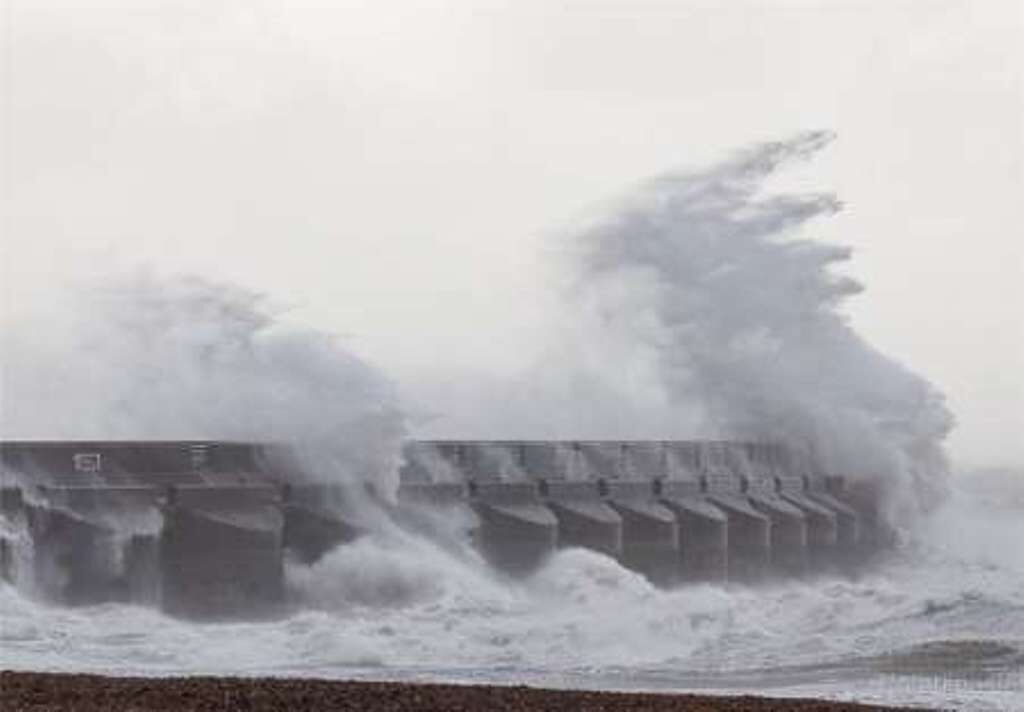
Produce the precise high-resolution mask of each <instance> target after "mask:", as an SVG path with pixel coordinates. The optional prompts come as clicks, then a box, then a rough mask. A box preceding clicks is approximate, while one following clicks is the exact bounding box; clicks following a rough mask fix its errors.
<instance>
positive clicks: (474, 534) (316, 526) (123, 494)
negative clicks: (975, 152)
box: [0, 441, 891, 618]
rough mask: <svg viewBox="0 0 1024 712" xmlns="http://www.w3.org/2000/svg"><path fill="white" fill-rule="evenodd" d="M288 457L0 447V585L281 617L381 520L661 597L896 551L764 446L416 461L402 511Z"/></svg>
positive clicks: (886, 535) (861, 503)
mask: <svg viewBox="0 0 1024 712" xmlns="http://www.w3.org/2000/svg"><path fill="white" fill-rule="evenodd" d="M294 455H295V453H292V452H291V451H289V450H288V448H286V447H284V446H280V445H272V446H262V445H256V444H247V443H229V442H205V441H186V442H112V443H111V442H34V441H33V442H0V475H2V477H0V519H2V521H0V577H4V578H5V579H7V580H13V579H14V578H15V577H17V578H18V579H19V580H18V585H21V584H22V583H23V581H22V579H24V578H25V576H28V577H29V578H31V579H32V581H33V585H35V584H36V582H38V584H39V585H38V586H37V587H36V590H38V591H40V592H41V593H42V594H43V595H44V596H45V597H46V598H49V599H50V600H53V601H58V602H61V603H91V602H97V601H105V600H130V601H136V602H151V603H153V604H155V605H161V606H163V608H164V609H165V610H167V611H169V612H171V613H174V614H176V615H184V616H189V617H203V618H223V617H239V616H253V615H258V614H262V613H265V612H273V611H276V610H280V608H279V606H280V604H281V602H282V600H283V596H284V557H285V556H288V557H290V559H291V560H292V561H294V562H296V563H298V564H301V565H311V564H315V563H316V562H317V561H319V560H320V559H321V558H322V557H323V556H324V555H325V554H327V553H328V552H330V551H331V550H333V549H335V548H337V547H339V546H344V545H346V544H347V543H349V542H351V541H353V540H354V539H355V538H356V537H358V536H362V535H365V533H366V532H367V531H369V530H371V529H372V528H373V527H375V526H377V524H378V523H379V522H381V521H385V520H386V521H387V522H388V525H389V526H390V525H397V526H399V527H401V528H403V529H405V531H406V532H407V533H408V534H411V535H415V536H422V537H425V538H427V539H429V540H431V541H433V542H434V543H435V544H437V545H440V546H445V547H450V550H451V551H452V552H454V553H464V552H465V545H466V542H467V541H469V542H471V543H472V544H473V545H474V546H475V547H476V549H477V550H478V551H479V552H480V554H482V556H483V557H484V558H485V559H486V560H487V561H488V562H489V563H490V564H491V565H492V566H494V567H495V568H498V569H500V570H502V571H504V572H506V573H509V574H513V575H524V574H528V573H530V572H532V571H534V570H536V568H537V567H538V566H540V565H542V564H543V562H544V560H545V559H546V558H547V557H548V556H550V555H551V554H552V552H554V551H555V550H556V549H557V548H559V547H584V548H588V549H591V550H593V551H597V552H600V553H603V554H605V555H607V556H610V557H613V558H615V559H617V560H618V561H620V562H621V563H622V564H623V565H624V566H627V567H630V568H632V569H634V570H636V571H639V572H641V573H643V574H644V575H645V576H647V577H648V578H650V579H651V580H652V581H654V582H657V583H659V584H666V585H671V584H674V583H676V582H679V581H695V580H719V581H720V580H726V579H728V580H746V581H749V580H754V579H758V578H760V577H763V576H765V575H767V574H768V573H769V572H772V571H774V572H775V573H778V574H786V575H793V574H799V573H801V572H803V571H805V570H806V569H807V568H808V567H813V568H815V569H816V570H821V569H825V568H829V567H834V566H835V567H840V566H841V567H844V568H845V567H849V566H855V565H857V564H859V563H861V562H863V561H864V560H865V558H866V557H868V556H869V555H870V554H872V553H873V552H875V551H876V550H877V549H878V548H879V547H883V546H885V545H886V544H887V542H888V541H889V540H890V537H891V532H890V530H889V529H888V528H887V527H886V526H885V525H884V520H883V518H882V515H881V512H880V507H879V502H880V500H881V499H882V494H881V493H880V490H879V488H878V487H877V486H875V485H873V484H872V483H870V482H868V483H863V482H859V481H854V482H852V483H847V481H845V480H843V479H842V478H836V477H824V476H818V475H816V474H815V473H816V470H815V469H814V466H812V465H813V463H812V461H811V460H810V459H809V458H808V459H807V460H806V462H803V461H800V460H799V459H797V458H795V456H794V455H793V454H792V453H789V452H787V451H786V450H785V448H782V447H781V446H778V445H772V444H764V443H734V442H706V441H693V442H677V441H669V442H661V441H583V442H573V441H568V442H562V441H427V442H415V443H410V444H409V445H408V446H406V448H405V452H404V455H405V458H404V460H405V461H404V464H403V465H402V467H401V469H400V472H399V477H400V485H399V488H398V492H397V502H388V501H384V500H385V499H386V498H384V497H381V496H378V495H377V494H375V493H374V491H372V490H364V489H363V488H361V487H360V488H359V489H358V490H355V489H352V486H351V485H347V484H344V483H343V482H342V481H341V479H340V478H339V481H338V482H324V481H311V480H310V479H308V478H309V477H310V476H311V475H310V473H306V472H304V471H303V465H302V462H303V461H302V459H301V458H298V457H295V456H294ZM314 469H317V474H318V475H319V476H320V477H323V476H324V473H323V472H322V471H320V469H319V468H314ZM385 474H386V473H382V477H384V476H385ZM844 483H845V484H848V486H844ZM380 517H383V518H384V519H380ZM23 559H24V560H23Z"/></svg>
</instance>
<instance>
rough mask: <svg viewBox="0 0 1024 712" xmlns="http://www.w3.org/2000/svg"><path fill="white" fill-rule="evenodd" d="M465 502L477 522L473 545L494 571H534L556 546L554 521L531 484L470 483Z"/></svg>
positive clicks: (555, 522) (535, 488) (556, 532)
mask: <svg viewBox="0 0 1024 712" xmlns="http://www.w3.org/2000/svg"><path fill="white" fill-rule="evenodd" d="M468 491H469V502H470V505H471V506H472V507H473V510H474V511H475V512H476V514H477V516H478V517H479V519H480V527H479V529H478V531H477V545H478V547H479V549H480V552H481V553H482V554H483V555H484V557H485V558H486V559H487V560H488V561H489V562H490V563H491V564H492V565H493V566H495V567H496V568H498V569H501V570H502V571H505V572H507V573H511V574H525V573H529V572H531V571H533V570H534V569H536V568H537V567H538V566H539V565H540V564H541V563H542V562H543V561H544V559H546V558H547V557H548V556H550V555H551V553H552V552H553V551H554V550H555V547H556V546H557V545H558V519H557V518H556V517H555V515H554V513H553V512H552V511H551V510H550V509H548V508H547V507H546V506H545V505H544V503H543V501H542V500H541V498H540V495H539V493H538V491H537V487H536V485H535V484H533V483H532V482H471V483H469V486H468Z"/></svg>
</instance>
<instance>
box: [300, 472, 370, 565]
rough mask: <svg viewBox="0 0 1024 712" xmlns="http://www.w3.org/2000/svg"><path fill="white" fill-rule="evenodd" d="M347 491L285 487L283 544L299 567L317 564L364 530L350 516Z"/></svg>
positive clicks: (341, 489) (308, 485)
mask: <svg viewBox="0 0 1024 712" xmlns="http://www.w3.org/2000/svg"><path fill="white" fill-rule="evenodd" d="M345 503H346V497H345V491H344V489H343V488H341V487H338V486H331V485H318V484H306V483H300V484H286V485H283V486H282V487H281V513H282V515H283V516H284V524H283V531H282V544H283V546H284V549H285V552H286V553H287V554H288V555H289V556H291V557H292V558H294V559H295V560H296V561H298V562H299V563H303V564H307V565H308V564H315V563H316V562H317V561H319V560H320V559H321V558H322V557H323V555H324V554H326V553H327V552H328V551H330V550H331V549H333V548H334V547H336V546H339V545H341V544H347V543H349V542H352V541H355V540H356V539H357V538H358V537H359V536H360V535H361V534H362V533H363V528H361V527H360V526H359V524H358V523H357V522H356V521H355V517H353V516H346V514H345V512H346V509H347V506H346V504H345Z"/></svg>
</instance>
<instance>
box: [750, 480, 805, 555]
mask: <svg viewBox="0 0 1024 712" xmlns="http://www.w3.org/2000/svg"><path fill="white" fill-rule="evenodd" d="M742 486H743V489H744V492H745V493H746V495H747V498H748V499H749V501H750V503H751V504H752V505H753V506H754V509H756V510H757V511H759V512H761V513H762V514H763V515H765V516H766V517H768V519H770V520H771V528H770V531H769V540H770V542H769V547H770V555H769V561H770V563H771V567H772V569H774V570H775V572H777V573H783V574H791V575H798V574H801V573H804V572H805V571H806V570H807V518H806V517H805V516H804V513H803V512H802V511H800V509H799V508H798V507H796V506H794V505H793V504H791V503H789V502H787V501H786V500H784V499H783V498H782V497H780V496H779V494H778V492H777V491H776V483H775V480H774V479H772V478H767V477H744V478H743V480H742Z"/></svg>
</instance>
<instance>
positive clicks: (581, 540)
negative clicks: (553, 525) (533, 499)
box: [537, 480, 624, 559]
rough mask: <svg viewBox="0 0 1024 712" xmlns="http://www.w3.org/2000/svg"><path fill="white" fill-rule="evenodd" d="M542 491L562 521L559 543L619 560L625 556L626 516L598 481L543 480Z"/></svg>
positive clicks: (548, 503) (560, 522) (539, 487)
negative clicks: (605, 495)
mask: <svg viewBox="0 0 1024 712" xmlns="http://www.w3.org/2000/svg"><path fill="white" fill-rule="evenodd" d="M537 484H538V491H539V493H540V496H541V499H542V500H543V501H544V504H546V505H547V507H548V508H549V509H550V510H551V511H552V512H553V513H554V515H555V518H556V519H557V520H558V545H559V546H560V547H571V546H579V547H583V548H586V549H592V550H593V551H599V552H601V553H602V554H607V555H608V556H612V557H614V558H616V559H618V558H621V557H622V556H623V536H624V535H623V531H624V524H623V517H622V515H621V514H620V513H619V512H617V511H616V510H615V508H614V506H612V505H609V504H608V503H607V502H606V501H605V498H604V497H602V495H601V490H600V488H599V486H598V484H597V483H596V482H580V481H577V482H571V481H567V480H552V481H548V480H540V481H539V482H538V483H537Z"/></svg>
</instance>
